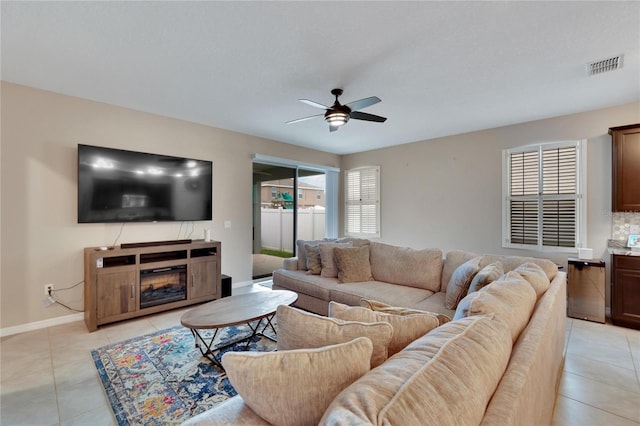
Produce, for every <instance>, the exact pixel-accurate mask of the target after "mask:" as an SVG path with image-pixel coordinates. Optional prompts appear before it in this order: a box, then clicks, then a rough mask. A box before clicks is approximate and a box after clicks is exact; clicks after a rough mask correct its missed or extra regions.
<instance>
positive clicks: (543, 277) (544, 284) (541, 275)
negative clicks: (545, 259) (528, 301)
mask: <svg viewBox="0 0 640 426" xmlns="http://www.w3.org/2000/svg"><path fill="white" fill-rule="evenodd" d="M514 271H515V272H517V273H519V274H520V275H521V276H522V278H524V279H525V280H527V281H528V282H529V284H531V287H533V289H534V290H535V292H536V297H537V298H538V299H539V298H540V296H542V295H543V294H544V293H545V292H546V291H547V290H549V285H550V284H551V283H550V282H549V278H547V274H546V273H545V272H544V270H543V269H542V268H541V267H540V265H538V264H536V263H533V262H527V263H523V264H522V265H520V266H518V267H517V268H516V269H515V270H514Z"/></svg>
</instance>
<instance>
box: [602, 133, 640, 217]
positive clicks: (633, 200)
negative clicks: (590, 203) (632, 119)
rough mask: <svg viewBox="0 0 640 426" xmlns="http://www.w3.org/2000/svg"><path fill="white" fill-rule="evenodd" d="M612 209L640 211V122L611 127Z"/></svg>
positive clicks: (616, 210) (615, 210) (617, 210)
mask: <svg viewBox="0 0 640 426" xmlns="http://www.w3.org/2000/svg"><path fill="white" fill-rule="evenodd" d="M609 134H610V135H611V140H612V143H613V145H612V153H611V157H612V160H613V164H612V171H613V188H612V192H611V195H612V206H611V208H612V211H614V212H640V124H631V125H629V126H620V127H611V128H610V129H609Z"/></svg>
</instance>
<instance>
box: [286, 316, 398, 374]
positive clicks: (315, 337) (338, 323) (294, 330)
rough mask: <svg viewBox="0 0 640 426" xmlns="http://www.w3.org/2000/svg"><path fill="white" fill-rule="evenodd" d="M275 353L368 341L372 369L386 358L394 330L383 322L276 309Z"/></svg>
mask: <svg viewBox="0 0 640 426" xmlns="http://www.w3.org/2000/svg"><path fill="white" fill-rule="evenodd" d="M276 319H277V321H278V350H279V351H283V350H291V349H309V348H319V347H322V346H327V345H335V344H337V343H344V342H348V341H350V340H353V339H355V338H356V337H367V338H368V339H369V340H371V343H373V352H372V354H371V368H373V367H376V366H378V365H380V364H382V363H383V362H384V361H385V360H386V359H387V356H388V347H389V342H390V341H391V337H392V336H393V327H391V325H389V324H388V323H385V322H377V323H363V322H355V321H343V320H339V319H336V318H328V317H324V316H321V315H316V314H312V313H310V312H305V311H303V310H300V309H296V308H292V307H290V306H286V305H281V306H278V309H277V311H276Z"/></svg>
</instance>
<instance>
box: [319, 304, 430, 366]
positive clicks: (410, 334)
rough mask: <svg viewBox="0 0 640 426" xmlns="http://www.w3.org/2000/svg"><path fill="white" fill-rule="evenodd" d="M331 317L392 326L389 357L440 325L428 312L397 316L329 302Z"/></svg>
mask: <svg viewBox="0 0 640 426" xmlns="http://www.w3.org/2000/svg"><path fill="white" fill-rule="evenodd" d="M329 316H331V317H333V318H338V319H341V320H345V321H361V322H387V323H389V324H391V326H392V327H393V336H392V337H391V341H390V342H389V356H392V355H394V354H396V353H398V352H400V351H401V350H402V349H404V347H405V346H407V345H408V344H409V343H411V342H413V341H414V340H416V339H417V338H418V337H421V336H424V335H425V334H427V333H428V332H429V331H431V330H433V329H434V328H436V327H437V326H438V325H440V321H439V320H438V316H437V315H434V314H430V313H427V312H422V313H414V314H409V315H397V314H391V313H384V312H376V311H372V310H371V309H367V308H363V307H360V306H347V305H343V304H342V303H336V302H329Z"/></svg>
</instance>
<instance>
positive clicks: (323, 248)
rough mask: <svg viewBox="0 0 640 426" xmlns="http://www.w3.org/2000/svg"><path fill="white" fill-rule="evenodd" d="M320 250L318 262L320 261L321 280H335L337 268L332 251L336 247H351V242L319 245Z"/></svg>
mask: <svg viewBox="0 0 640 426" xmlns="http://www.w3.org/2000/svg"><path fill="white" fill-rule="evenodd" d="M318 247H319V248H320V260H321V261H322V271H321V272H320V275H321V276H322V277H323V278H337V277H338V267H337V266H336V258H335V256H334V253H333V249H334V248H336V247H352V244H351V242H348V243H321V244H319V245H318Z"/></svg>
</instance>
